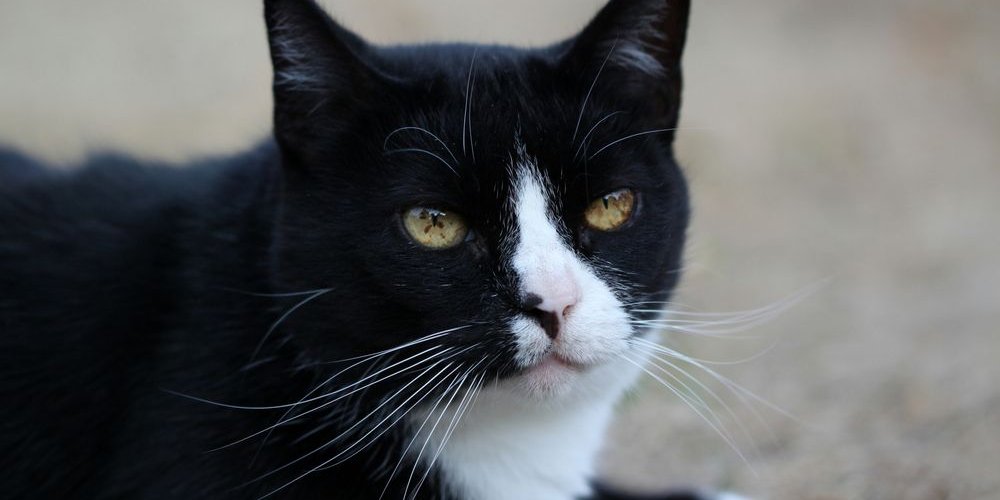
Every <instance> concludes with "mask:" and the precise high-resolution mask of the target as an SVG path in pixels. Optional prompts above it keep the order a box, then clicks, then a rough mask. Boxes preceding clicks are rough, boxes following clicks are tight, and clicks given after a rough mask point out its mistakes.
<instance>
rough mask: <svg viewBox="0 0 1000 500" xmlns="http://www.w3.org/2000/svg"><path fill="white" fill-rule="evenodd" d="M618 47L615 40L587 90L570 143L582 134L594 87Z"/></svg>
mask: <svg viewBox="0 0 1000 500" xmlns="http://www.w3.org/2000/svg"><path fill="white" fill-rule="evenodd" d="M616 46H618V40H617V39H615V41H614V43H612V44H611V48H610V49H608V54H607V55H606V56H604V60H603V61H601V67H600V68H598V69H597V74H596V75H595V76H594V81H592V82H590V88H589V89H587V95H586V96H584V98H583V104H581V105H580V114H579V115H578V116H577V117H576V126H575V127H573V138H572V139H570V143H575V142H576V135H577V134H578V133H579V132H580V122H581V121H583V113H584V112H585V111H586V110H587V102H588V101H590V94H591V93H593V92H594V87H596V86H597V80H599V79H600V78H601V73H603V72H604V66H606V65H607V64H608V59H610V58H611V54H612V53H613V52H614V51H615V47H616Z"/></svg>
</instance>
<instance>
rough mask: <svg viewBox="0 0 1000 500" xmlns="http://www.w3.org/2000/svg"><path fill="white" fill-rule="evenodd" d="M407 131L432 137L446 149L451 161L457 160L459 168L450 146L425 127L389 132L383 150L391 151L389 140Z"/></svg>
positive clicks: (409, 127) (402, 128)
mask: <svg viewBox="0 0 1000 500" xmlns="http://www.w3.org/2000/svg"><path fill="white" fill-rule="evenodd" d="M406 130H416V131H418V132H423V133H425V134H427V135H429V136H431V138H432V139H434V140H435V141H437V143H438V144H440V145H441V147H443V148H444V150H445V151H446V152H447V153H448V155H449V156H451V159H452V160H455V168H458V165H459V161H458V158H457V157H456V156H455V153H452V152H451V148H449V147H448V144H446V143H445V142H444V141H442V140H441V138H440V137H438V136H437V135H436V134H435V133H434V132H431V131H430V130H427V129H425V128H423V127H414V126H408V127H399V128H397V129H396V130H393V131H392V132H389V135H387V136H385V140H384V141H382V150H383V151H387V150H388V149H389V139H391V138H392V136H394V135H396V134H398V133H399V132H403V131H406Z"/></svg>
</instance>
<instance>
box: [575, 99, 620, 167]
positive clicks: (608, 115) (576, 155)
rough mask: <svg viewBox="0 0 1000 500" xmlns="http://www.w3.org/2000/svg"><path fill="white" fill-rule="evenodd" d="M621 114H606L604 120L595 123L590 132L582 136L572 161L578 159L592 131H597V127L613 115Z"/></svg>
mask: <svg viewBox="0 0 1000 500" xmlns="http://www.w3.org/2000/svg"><path fill="white" fill-rule="evenodd" d="M621 113H623V111H615V112H613V113H608V114H606V115H604V118H601V119H600V120H598V121H597V123H595V124H594V126H593V127H590V130H589V131H588V132H587V135H584V136H583V139H580V145H579V146H577V148H576V153H574V154H573V159H574V160H575V159H577V158H579V157H580V153H581V152H582V151H583V148H584V147H585V146H586V145H587V139H589V138H590V134H593V133H594V131H595V130H597V127H600V126H601V124H602V123H604V122H605V121H607V120H608V119H610V118H611V117H613V116H615V115H619V114H621Z"/></svg>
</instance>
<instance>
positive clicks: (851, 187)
mask: <svg viewBox="0 0 1000 500" xmlns="http://www.w3.org/2000/svg"><path fill="white" fill-rule="evenodd" d="M600 3H601V2H600V1H599V0H558V1H557V0H547V1H546V2H544V3H541V5H539V3H538V2H530V1H528V0H516V1H512V0H508V1H505V2H490V1H487V0H476V1H471V0H447V1H435V2H418V1H416V0H409V1H403V0H396V1H381V2H364V1H362V0H350V1H348V0H329V1H327V2H325V4H326V5H327V6H328V7H329V10H331V11H332V12H334V13H335V14H336V15H337V16H338V17H339V18H341V19H342V20H343V21H344V22H346V23H347V24H348V25H349V26H352V27H354V28H355V29H357V30H358V31H360V32H362V33H364V34H366V35H368V36H370V37H372V38H374V39H376V40H380V41H384V42H392V41H412V40H440V39H474V40H488V41H499V42H512V43H536V44H537V43H544V42H549V41H553V40H556V39H559V38H561V37H563V36H566V35H569V34H570V33H572V32H573V31H574V30H575V29H577V28H578V27H579V26H582V25H583V23H584V22H585V20H586V19H587V18H588V17H589V16H590V15H591V14H592V13H593V12H594V11H595V10H596V9H597V6H598V4H600ZM997 26H1000V8H998V5H997V4H996V2H994V1H992V0H951V1H949V2H940V1H932V0H873V1H865V0H843V1H839V2H819V1H806V0H762V1H758V2H743V1H734V0H729V1H726V0H722V1H713V2H697V3H696V5H695V6H694V12H693V18H692V27H691V34H690V38H689V49H688V52H687V56H686V64H685V68H686V71H687V87H686V96H685V99H686V101H685V105H684V111H683V120H682V126H683V128H684V130H683V131H682V133H681V134H680V138H679V144H678V149H679V156H680V158H681V159H682V161H683V163H684V164H685V165H686V167H687V172H688V173H689V176H690V179H691V183H692V192H693V197H694V204H695V218H694V223H693V227H692V230H691V237H692V244H691V246H690V251H689V253H688V269H687V273H686V277H685V280H684V283H683V286H682V289H681V292H680V296H679V297H678V301H679V302H683V303H685V304H688V305H689V306H690V307H691V308H692V310H696V311H721V312H725V311H736V310H741V309H752V308H756V307H759V306H763V305H766V304H770V303H773V302H775V301H778V300H781V299H782V298H784V297H788V296H790V295H793V294H795V293H796V292H798V291H801V290H803V289H807V288H810V287H817V288H816V290H815V291H814V292H813V293H812V294H811V295H809V296H808V297H806V298H804V299H802V300H800V301H799V302H798V303H797V304H796V305H795V306H794V307H791V308H790V309H788V310H787V311H785V312H783V313H782V314H780V315H778V316H777V317H775V318H773V319H771V320H770V321H768V322H766V323H765V324H762V325H758V326H756V327H755V328H753V329H751V330H749V331H745V332H740V333H736V334H733V335H731V336H730V338H705V337H697V336H691V335H680V334H677V333H668V334H667V335H666V336H665V342H669V343H670V344H671V345H674V346H677V347H678V348H679V349H681V350H683V351H684V352H687V353H690V354H692V355H695V356H697V357H701V358H708V359H713V360H721V361H738V360H741V359H746V358H748V357H750V358H751V359H749V360H746V361H743V362H738V363H735V364H723V365H718V366H714V365H713V368H715V369H717V370H718V371H719V372H720V373H722V374H724V375H725V376H727V377H729V378H731V379H732V380H734V381H735V382H737V383H738V384H739V385H740V386H742V387H744V388H746V389H747V390H748V391H752V392H753V393H754V394H756V395H757V396H759V397H760V398H761V399H763V400H766V401H767V402H769V404H772V405H773V406H775V407H777V408H780V409H781V410H782V411H783V412H785V413H788V414H790V415H791V416H786V415H783V414H782V412H778V411H775V410H774V409H773V408H771V407H770V406H768V404H765V403H763V402H761V401H757V400H754V399H752V398H749V397H745V398H743V399H741V398H740V396H739V394H741V393H737V392H733V391H729V390H727V389H726V388H725V387H722V386H720V385H719V384H717V383H714V384H713V383H709V382H711V377H710V376H708V375H706V374H704V373H701V374H700V375H698V376H699V378H700V379H702V380H704V381H706V385H707V386H708V387H709V388H711V389H713V390H714V391H716V392H717V393H718V394H719V396H720V400H721V401H723V402H725V403H726V406H728V407H729V408H730V409H731V410H732V413H730V412H729V411H728V410H726V407H725V406H723V405H722V404H720V403H719V402H718V401H716V400H714V399H712V397H711V395H710V394H709V393H708V392H707V391H704V390H703V389H698V390H697V391H696V392H698V393H700V394H701V396H702V397H703V398H704V399H705V400H706V401H709V402H711V404H712V406H714V407H715V410H716V412H718V415H719V417H720V423H721V424H722V426H723V427H725V428H726V429H728V431H730V432H732V433H733V435H734V437H733V439H732V441H733V444H734V445H735V446H730V445H729V444H727V442H726V441H725V440H724V439H723V438H721V437H720V436H719V434H717V433H716V432H715V431H714V430H713V429H712V426H710V425H708V424H707V423H706V422H705V421H704V420H702V419H701V418H699V416H698V415H697V414H696V413H695V412H694V411H692V410H691V409H689V408H687V407H686V406H685V405H684V404H683V402H681V401H680V399H679V398H678V397H677V396H675V395H673V394H671V393H670V392H668V391H667V390H666V389H665V388H663V387H661V386H659V385H658V384H657V383H656V382H655V381H652V380H647V381H646V382H645V383H644V384H643V386H642V387H641V388H640V390H639V391H637V393H636V394H635V395H633V396H632V397H630V398H628V399H627V400H626V401H625V402H624V403H623V404H622V409H621V417H620V420H619V422H618V424H617V425H616V426H615V428H614V430H613V432H612V436H611V439H610V442H609V445H608V450H607V452H606V454H605V457H604V460H603V469H604V470H605V471H606V473H607V475H608V476H609V477H611V478H613V479H614V480H615V481H617V482H619V483H621V484H623V485H630V486H632V487H638V488H649V489H655V488H658V487H662V486H665V485H673V484H681V483H686V484H704V485H716V486H722V487H727V488H733V489H736V490H738V491H741V492H745V493H749V494H752V495H754V496H755V497H756V498H762V499H763V498H772V499H815V500H821V499H822V500H839V499H887V500H888V499H928V500H930V499H991V498H993V499H1000V474H997V470H998V467H1000V389H998V388H997V387H996V385H997V381H998V380H1000V362H998V360H1000V331H998V330H1000V327H998V325H1000V291H998V289H1000V229H998V228H1000V224H998V222H997V216H998V214H1000V146H998V144H1000V63H998V61H1000V60H998V59H997V53H998V50H1000V30H998V29H997ZM269 79H270V71H269V67H268V61H267V56H266V45H265V40H264V29H263V25H262V21H261V19H260V6H259V2H256V1H251V0H214V1H212V2H201V1H197V0H183V1H182V0H172V1H169V2H167V1H163V2H124V1H120V0H118V1H115V0H91V1H89V2H76V1H71V0H58V1H57V0H48V1H45V2H40V1H37V0H4V1H3V2H2V3H0V137H2V138H3V141H4V142H7V143H9V144H14V145H16V146H19V147H22V148H24V149H27V150H29V151H31V152H34V153H36V154H40V155H43V156H45V157H47V158H50V159H53V160H58V161H71V160H73V159H76V158H79V157H80V156H81V155H82V154H83V152H84V151H87V150H91V149H109V148H110V149H119V150H127V151H132V152H135V153H138V154H141V155H144V156H148V157H155V158H169V159H184V158H190V157H194V156H199V155H204V154H214V153H226V152H231V151H235V150H237V149H240V148H243V147H246V146H247V145H249V144H251V143H252V142H254V141H255V140H256V139H258V138H260V137H262V136H263V135H264V134H266V133H267V132H268V130H269V106H270V96H269ZM755 355H756V356H755ZM692 373H693V374H698V373H699V372H698V371H697V369H695V370H694V371H692ZM741 426H743V427H745V430H746V432H743V431H741ZM737 450H738V451H737ZM741 454H742V455H743V458H741V456H740V455H741Z"/></svg>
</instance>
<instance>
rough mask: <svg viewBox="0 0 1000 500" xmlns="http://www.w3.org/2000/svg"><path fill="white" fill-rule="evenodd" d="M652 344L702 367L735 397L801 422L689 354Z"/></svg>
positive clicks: (677, 357) (662, 350) (666, 352)
mask: <svg viewBox="0 0 1000 500" xmlns="http://www.w3.org/2000/svg"><path fill="white" fill-rule="evenodd" d="M636 340H642V339H636ZM646 342H649V341H646ZM654 345H656V347H658V348H659V349H660V350H661V352H664V354H668V355H669V356H671V357H673V358H675V359H678V360H680V361H684V362H686V363H688V364H690V365H693V366H695V367H697V368H700V369H702V370H703V371H704V372H705V373H707V374H708V375H709V376H711V377H712V378H714V379H715V380H716V381H717V382H719V383H720V384H722V385H723V386H725V387H726V388H727V389H729V390H730V391H733V393H734V394H736V396H737V397H740V398H742V397H744V396H745V397H748V398H751V399H753V400H754V401H757V402H758V403H760V404H762V405H764V406H766V407H767V408H770V409H771V410H772V411H775V412H777V413H780V414H782V415H784V416H785V417H788V418H790V419H792V420H794V421H795V422H799V423H801V421H800V420H799V418H798V417H796V416H795V415H792V414H791V413H788V412H787V411H785V410H783V409H782V408H781V407H779V406H777V405H775V404H774V403H772V402H770V401H768V400H766V399H764V398H762V397H760V396H758V395H756V394H754V393H753V392H752V391H750V390H749V389H746V388H744V387H743V386H741V385H739V384H737V383H736V382H733V381H732V380H731V379H729V378H728V377H725V376H724V375H721V374H720V373H719V372H717V371H715V370H713V369H711V368H710V367H708V366H705V364H704V363H701V362H700V361H698V360H696V359H694V358H692V357H691V356H688V355H686V354H683V353H681V352H677V351H675V350H673V349H669V348H667V347H664V346H662V345H659V344H654ZM748 406H749V405H748Z"/></svg>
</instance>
